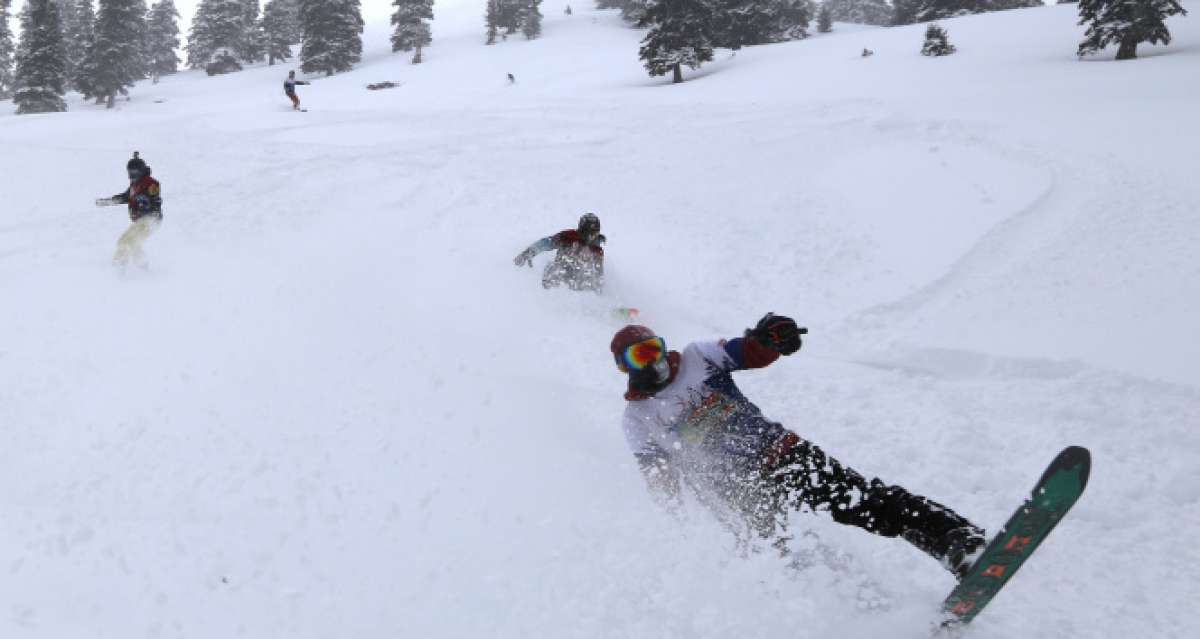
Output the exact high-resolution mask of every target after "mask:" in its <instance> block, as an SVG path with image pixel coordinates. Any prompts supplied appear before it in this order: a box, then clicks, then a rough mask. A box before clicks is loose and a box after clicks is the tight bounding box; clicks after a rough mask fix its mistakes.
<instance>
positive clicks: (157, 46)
mask: <svg viewBox="0 0 1200 639" xmlns="http://www.w3.org/2000/svg"><path fill="white" fill-rule="evenodd" d="M178 49H179V11H178V10H176V9H175V0H158V2H156V3H155V4H154V5H153V6H152V7H150V14H149V15H148V16H146V56H147V58H148V60H149V67H150V77H151V78H153V79H154V81H155V82H158V79H159V78H160V77H162V76H164V75H171V74H172V73H175V72H176V71H178V70H179V56H178V55H176V53H175V52H176V51H177V50H178Z"/></svg>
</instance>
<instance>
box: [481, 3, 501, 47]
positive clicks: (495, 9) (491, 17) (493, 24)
mask: <svg viewBox="0 0 1200 639" xmlns="http://www.w3.org/2000/svg"><path fill="white" fill-rule="evenodd" d="M483 25H484V26H485V27H487V42H486V43H485V44H496V36H497V35H498V34H499V31H500V0H488V2H487V12H486V13H484V14H483Z"/></svg>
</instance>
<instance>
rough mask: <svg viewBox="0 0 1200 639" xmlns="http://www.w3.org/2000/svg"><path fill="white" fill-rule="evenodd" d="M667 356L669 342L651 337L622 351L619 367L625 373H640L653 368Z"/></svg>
mask: <svg viewBox="0 0 1200 639" xmlns="http://www.w3.org/2000/svg"><path fill="white" fill-rule="evenodd" d="M666 355H667V342H666V340H664V339H663V338H661V337H651V338H648V339H644V340H642V341H640V342H637V343H635V344H630V345H629V346H627V347H626V348H625V350H623V351H621V354H620V356H618V358H617V366H618V367H620V369H621V370H623V371H640V370H643V369H645V368H647V367H650V366H653V365H654V364H656V363H658V361H659V360H661V359H662V358H664V357H666Z"/></svg>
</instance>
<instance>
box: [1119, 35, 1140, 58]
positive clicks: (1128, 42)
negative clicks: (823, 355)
mask: <svg viewBox="0 0 1200 639" xmlns="http://www.w3.org/2000/svg"><path fill="white" fill-rule="evenodd" d="M1137 45H1138V39H1137V36H1133V35H1127V36H1125V37H1124V38H1122V39H1121V47H1120V48H1119V49H1117V59H1118V60H1132V59H1134V58H1136V57H1137Z"/></svg>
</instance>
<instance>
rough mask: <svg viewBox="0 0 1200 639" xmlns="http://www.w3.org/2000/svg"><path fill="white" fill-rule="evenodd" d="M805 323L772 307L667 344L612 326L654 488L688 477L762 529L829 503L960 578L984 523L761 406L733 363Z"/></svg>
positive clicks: (628, 431) (636, 445)
mask: <svg viewBox="0 0 1200 639" xmlns="http://www.w3.org/2000/svg"><path fill="white" fill-rule="evenodd" d="M807 332H808V331H807V329H804V328H799V327H797V326H796V322H795V321H793V320H792V319H791V318H788V317H782V316H778V315H774V314H772V313H767V315H766V316H764V317H763V318H762V319H761V320H760V321H759V322H758V325H757V326H756V327H755V328H753V329H747V330H746V332H745V334H744V335H743V336H742V337H738V338H734V339H730V340H711V341H701V342H694V343H691V344H688V345H687V347H685V348H684V349H683V352H678V351H668V350H667V346H666V342H665V341H664V340H663V338H661V337H659V336H657V335H656V334H655V333H654V331H652V330H650V329H649V328H646V327H645V326H637V325H630V326H626V327H625V328H623V329H621V330H620V331H618V332H617V334H616V335H615V336H614V337H613V340H612V344H611V345H610V349H611V351H612V354H613V357H614V358H616V364H617V368H619V369H620V370H621V371H622V372H624V373H626V374H627V375H628V377H629V389H628V391H627V392H626V394H625V399H626V400H627V402H628V403H627V404H626V406H625V416H624V423H623V425H624V430H625V437H626V441H627V442H628V444H629V446H630V448H632V450H633V454H634V456H635V457H636V458H637V460H638V464H639V466H640V468H641V470H642V472H643V474H644V475H645V477H646V480H647V482H648V484H649V485H650V487H651V489H652V491H653V492H654V493H655V494H656V495H657V496H658V497H659V498H660V499H662V500H664V501H665V502H666V503H668V504H677V503H678V501H679V499H680V497H681V486H682V485H683V484H685V483H686V485H688V486H690V487H692V488H693V489H694V491H695V492H696V493H697V496H698V497H700V499H701V501H702V502H704V503H706V504H707V505H709V506H713V507H714V508H715V509H716V510H717V511H718V512H724V513H726V514H732V515H733V517H734V518H737V519H738V520H740V521H741V522H744V524H746V525H748V526H749V527H750V528H751V530H752V531H753V532H754V533H756V534H757V535H759V536H760V537H762V538H764V539H772V538H777V537H779V536H780V533H781V531H785V530H786V521H787V515H788V512H789V511H791V510H799V509H801V508H803V507H807V508H809V509H811V510H813V511H818V510H821V511H829V513H830V516H831V517H832V518H833V520H834V521H836V522H838V523H842V524H848V525H851V526H857V527H859V528H862V529H864V530H867V531H869V532H872V533H875V534H877V535H882V536H885V537H901V538H903V539H905V540H906V541H908V542H909V543H911V544H913V545H914V546H916V547H917V548H919V549H921V550H922V551H924V552H925V553H927V554H929V555H931V556H933V557H934V558H935V559H938V560H939V561H940V562H941V563H942V565H943V566H944V567H946V568H947V569H948V570H950V572H952V573H953V574H954V575H955V576H956V577H957V578H959V579H961V578H962V576H963V575H964V574H966V571H967V570H968V569H969V568H970V566H971V564H972V563H973V562H974V560H975V558H976V557H977V555H978V553H980V552H982V550H983V547H984V542H985V539H984V532H983V530H982V529H980V528H978V527H977V526H975V525H973V524H972V523H971V522H969V521H967V520H966V519H965V518H963V517H962V516H960V515H958V514H956V513H955V512H954V511H952V510H950V509H949V508H946V507H945V506H942V505H941V504H938V503H936V502H934V501H931V500H929V499H926V498H925V497H922V496H919V495H914V494H912V493H910V492H908V491H907V490H905V489H904V488H902V487H900V486H894V485H889V484H886V483H884V482H883V481H881V480H879V479H867V478H865V477H863V476H862V475H860V474H859V473H857V472H855V471H854V470H852V469H851V468H848V467H846V466H843V465H842V464H841V463H840V462H838V461H837V460H836V459H834V458H832V457H829V456H828V455H826V454H825V452H824V451H822V450H821V449H820V448H818V447H817V446H815V445H814V444H812V443H811V442H808V441H805V440H804V439H801V438H800V437H799V436H798V435H796V433H794V432H792V431H790V430H787V429H785V428H784V427H783V426H781V425H780V424H778V423H775V422H772V421H770V420H768V419H767V418H766V417H764V416H763V414H762V411H761V410H759V408H758V407H757V406H755V405H754V404H752V403H751V402H750V401H749V400H748V399H746V397H745V396H744V395H742V393H741V391H739V390H738V388H737V386H736V385H735V384H734V381H733V376H732V373H733V372H735V371H741V370H748V369H752V368H763V367H765V366H769V365H771V364H772V363H774V362H775V361H776V360H777V359H779V357H780V356H781V355H791V354H793V353H795V352H796V351H798V350H800V345H801V336H802V335H804V334H806V333H807Z"/></svg>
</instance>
